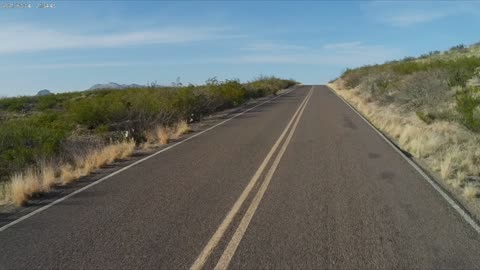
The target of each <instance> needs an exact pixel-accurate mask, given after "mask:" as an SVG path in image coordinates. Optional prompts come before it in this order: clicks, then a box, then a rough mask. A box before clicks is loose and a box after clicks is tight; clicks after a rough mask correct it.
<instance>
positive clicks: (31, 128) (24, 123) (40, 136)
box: [0, 113, 72, 177]
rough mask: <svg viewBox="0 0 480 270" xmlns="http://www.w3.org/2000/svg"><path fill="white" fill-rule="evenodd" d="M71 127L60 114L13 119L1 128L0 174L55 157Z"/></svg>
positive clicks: (9, 172)
mask: <svg viewBox="0 0 480 270" xmlns="http://www.w3.org/2000/svg"><path fill="white" fill-rule="evenodd" d="M71 128H72V126H71V125H69V124H68V122H67V121H64V120H63V119H61V117H60V116H59V115H57V114H53V113H49V114H40V115H35V116H32V117H29V118H21V119H14V120H9V121H5V122H2V123H1V125H0V150H1V151H0V175H1V176H4V177H5V176H8V175H10V174H11V173H12V172H15V171H18V170H20V169H23V168H25V167H26V166H29V165H32V164H35V162H37V161H39V160H42V159H50V158H53V157H54V156H55V155H56V154H58V153H59V152H60V151H61V142H62V140H64V139H65V138H66V136H67V135H68V134H69V132H70V130H71Z"/></svg>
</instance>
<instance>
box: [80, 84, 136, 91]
mask: <svg viewBox="0 0 480 270" xmlns="http://www.w3.org/2000/svg"><path fill="white" fill-rule="evenodd" d="M140 87H144V86H143V85H140V84H135V83H134V84H118V83H114V82H109V83H98V84H95V85H94V86H92V87H90V88H89V89H88V90H99V89H126V88H140Z"/></svg>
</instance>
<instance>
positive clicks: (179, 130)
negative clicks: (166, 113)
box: [143, 120, 192, 148]
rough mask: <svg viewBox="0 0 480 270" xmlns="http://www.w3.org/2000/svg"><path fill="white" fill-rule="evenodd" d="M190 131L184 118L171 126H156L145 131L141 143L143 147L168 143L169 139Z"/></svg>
mask: <svg viewBox="0 0 480 270" xmlns="http://www.w3.org/2000/svg"><path fill="white" fill-rule="evenodd" d="M191 131H192V130H191V128H190V126H189V124H188V122H187V121H185V120H182V121H180V122H178V123H177V124H175V125H173V126H171V127H167V126H157V127H155V128H154V129H152V130H150V131H148V132H146V134H145V137H146V142H145V143H144V144H143V148H149V147H152V146H156V145H164V144H168V143H170V141H171V140H175V139H178V138H180V137H181V136H182V135H184V134H187V133H189V132H191Z"/></svg>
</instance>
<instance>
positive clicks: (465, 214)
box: [326, 86, 480, 233]
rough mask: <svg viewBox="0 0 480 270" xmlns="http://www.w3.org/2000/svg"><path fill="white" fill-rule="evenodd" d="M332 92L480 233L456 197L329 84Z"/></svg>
mask: <svg viewBox="0 0 480 270" xmlns="http://www.w3.org/2000/svg"><path fill="white" fill-rule="evenodd" d="M326 87H327V88H328V89H329V90H330V91H331V92H333V93H334V94H335V95H336V96H337V97H339V98H340V99H341V100H342V101H343V102H344V103H345V104H347V106H348V107H350V109H352V110H353V111H354V112H355V113H356V114H357V115H358V116H360V118H361V119H362V120H363V121H365V122H366V123H367V124H368V125H369V126H370V127H371V128H372V129H373V130H375V132H377V134H378V135H380V137H382V138H383V139H384V140H385V141H386V142H387V143H388V144H389V145H390V146H391V147H392V148H393V149H395V151H397V153H398V154H400V156H402V157H403V158H404V159H405V160H406V161H407V162H408V164H410V165H411V166H412V167H413V168H414V169H415V170H416V171H417V172H418V173H419V174H420V175H421V176H423V178H424V179H425V180H426V181H427V182H428V183H429V184H430V185H431V186H432V187H433V188H434V189H435V190H436V191H437V192H438V193H440V195H442V197H443V198H444V199H445V200H446V201H447V202H448V203H449V204H450V206H451V207H453V209H455V210H456V211H457V212H458V213H459V214H460V216H462V218H463V219H464V220H465V221H466V222H467V223H468V224H470V226H472V228H473V229H474V230H475V231H477V233H480V226H479V225H478V224H477V222H476V221H475V220H474V219H473V218H472V217H471V216H470V215H469V214H468V213H467V212H465V210H464V209H463V208H462V207H460V206H459V205H458V203H457V202H455V200H454V199H452V198H451V197H450V195H449V194H447V193H446V192H445V191H444V190H443V189H442V188H441V187H440V186H439V184H437V183H436V182H435V180H432V179H431V178H430V176H428V174H426V173H425V172H424V171H423V170H422V169H421V168H420V167H419V166H418V165H417V164H416V163H415V162H414V161H413V160H411V159H410V158H408V157H407V156H406V155H405V154H404V153H403V152H402V151H400V149H398V147H397V146H396V145H394V144H393V143H392V142H391V141H390V140H389V139H388V138H387V137H386V136H385V135H384V134H383V133H382V132H381V131H379V130H378V129H377V128H376V127H375V126H374V125H372V123H370V121H368V120H367V119H366V118H365V117H364V116H363V115H362V114H361V113H360V112H359V111H358V110H357V109H355V108H354V107H353V106H352V105H350V103H348V102H347V101H346V100H345V99H344V98H343V97H341V96H340V95H338V94H337V93H336V92H335V90H333V89H332V88H330V87H329V86H326Z"/></svg>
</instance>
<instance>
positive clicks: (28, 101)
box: [0, 96, 37, 112]
mask: <svg viewBox="0 0 480 270" xmlns="http://www.w3.org/2000/svg"><path fill="white" fill-rule="evenodd" d="M36 99H37V97H27V96H24V97H13V98H2V99H0V110H5V111H10V112H27V111H30V110H31V109H32V107H33V103H34V102H35V100H36Z"/></svg>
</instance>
